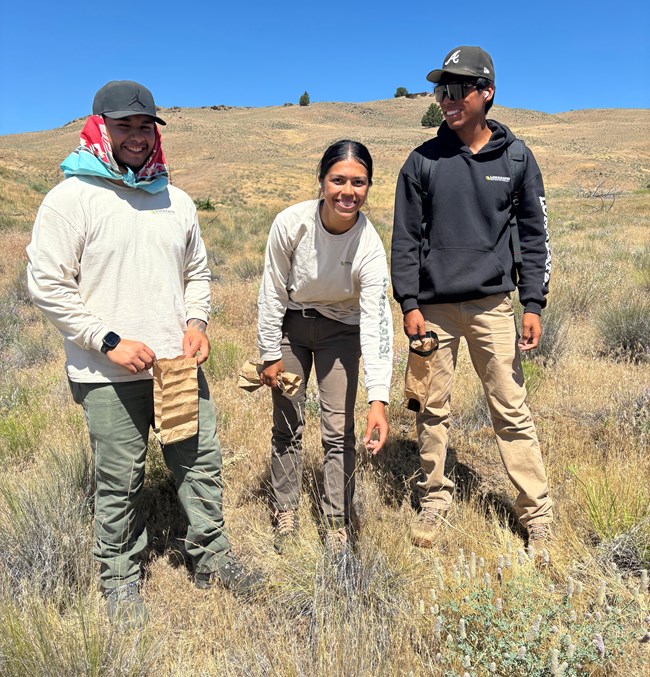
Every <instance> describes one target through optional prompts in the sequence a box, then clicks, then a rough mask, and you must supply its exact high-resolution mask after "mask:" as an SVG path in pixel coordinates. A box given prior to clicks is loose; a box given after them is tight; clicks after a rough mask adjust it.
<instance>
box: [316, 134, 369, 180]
mask: <svg viewBox="0 0 650 677" xmlns="http://www.w3.org/2000/svg"><path fill="white" fill-rule="evenodd" d="M342 160H356V162H358V163H359V164H361V165H363V166H364V167H365V168H366V171H367V172H368V185H370V186H371V185H372V157H371V156H370V152H369V151H368V149H367V148H366V147H365V146H364V145H363V144H362V143H359V142H358V141H350V140H349V139H343V140H341V141H336V142H335V143H333V144H332V145H331V146H330V147H329V148H328V149H327V150H326V151H325V152H324V153H323V157H322V158H321V159H320V162H319V163H318V180H319V181H323V179H324V178H325V177H326V176H327V172H329V170H330V169H331V168H332V165H335V164H336V163H337V162H341V161H342Z"/></svg>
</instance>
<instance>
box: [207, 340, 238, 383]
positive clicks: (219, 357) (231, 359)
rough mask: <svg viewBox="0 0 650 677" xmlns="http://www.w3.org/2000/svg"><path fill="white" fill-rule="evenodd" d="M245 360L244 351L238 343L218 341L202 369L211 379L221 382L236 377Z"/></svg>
mask: <svg viewBox="0 0 650 677" xmlns="http://www.w3.org/2000/svg"><path fill="white" fill-rule="evenodd" d="M245 359H246V351H245V350H244V348H242V347H241V346H240V345H239V344H238V343H234V342H233V341H219V343H218V345H216V346H215V347H213V348H212V350H210V355H209V356H208V359H207V361H206V362H205V364H204V369H205V370H206V372H207V373H208V374H209V375H210V377H211V378H213V379H215V380H216V381H221V380H223V379H224V378H228V377H232V376H236V375H237V374H238V373H239V368H240V367H241V365H242V364H243V363H244V360H245Z"/></svg>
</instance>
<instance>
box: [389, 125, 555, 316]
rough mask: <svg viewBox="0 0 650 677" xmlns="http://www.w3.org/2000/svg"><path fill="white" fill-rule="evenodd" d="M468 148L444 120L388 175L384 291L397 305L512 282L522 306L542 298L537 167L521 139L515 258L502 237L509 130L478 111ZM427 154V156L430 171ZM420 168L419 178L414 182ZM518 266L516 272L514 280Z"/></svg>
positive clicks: (546, 256) (484, 291)
mask: <svg viewBox="0 0 650 677" xmlns="http://www.w3.org/2000/svg"><path fill="white" fill-rule="evenodd" d="M488 127H489V128H490V130H492V136H491V138H490V140H489V141H488V143H487V144H486V145H485V146H483V148H481V150H480V151H479V152H478V153H472V151H471V150H470V149H469V148H468V147H467V146H464V145H463V143H462V141H461V140H460V139H459V137H458V136H457V135H456V133H455V132H452V131H451V130H450V129H449V127H448V126H447V123H446V122H443V124H442V125H441V126H440V128H439V130H438V136H437V137H436V138H434V139H431V140H429V141H427V142H426V143H424V144H422V145H421V146H420V147H418V148H416V149H415V150H414V151H413V152H412V153H411V155H410V156H409V157H408V159H407V160H406V163H405V164H404V166H403V167H402V170H401V172H400V175H399V179H398V181H397V190H396V194H395V222H394V225H393V241H392V248H391V276H392V282H393V294H394V296H395V299H396V300H397V301H398V302H399V304H400V305H401V307H402V311H403V312H407V311H409V310H413V309H414V308H417V307H418V306H419V305H420V304H428V303H451V302H456V301H469V300H472V299H479V298H483V297H485V296H489V295H491V294H497V293H500V292H511V291H514V289H515V286H517V287H518V289H519V298H520V300H521V303H522V305H523V306H524V311H525V312H532V313H537V314H540V313H541V310H542V308H544V306H545V305H546V299H545V297H546V294H547V293H548V282H549V275H550V271H551V253H550V249H549V246H548V230H547V218H546V199H545V197H544V185H543V183H542V176H541V173H540V170H539V167H538V166H537V162H536V161H535V158H534V157H533V154H532V153H531V152H530V150H529V149H528V148H526V157H525V170H524V176H523V181H522V185H521V188H520V191H519V207H518V210H517V222H518V228H519V239H520V245H521V254H522V264H521V266H520V267H519V269H518V270H517V269H516V268H515V264H514V258H513V254H512V248H511V245H510V235H509V225H508V224H509V219H510V211H511V205H512V187H511V184H512V179H511V176H510V174H511V172H510V164H509V161H508V157H507V154H506V148H507V147H508V146H509V145H510V144H511V143H512V142H513V141H514V140H515V136H514V134H513V133H512V132H511V131H510V130H509V129H508V128H507V127H506V126H505V125H502V124H500V123H498V122H495V121H494V120H488ZM429 159H433V160H435V164H434V169H433V171H430V169H429V168H430V167H431V163H430V162H429ZM428 173H429V174H430V176H429V186H428V187H427V186H424V185H422V184H423V183H425V182H426V177H427V174H428ZM517 274H518V281H517Z"/></svg>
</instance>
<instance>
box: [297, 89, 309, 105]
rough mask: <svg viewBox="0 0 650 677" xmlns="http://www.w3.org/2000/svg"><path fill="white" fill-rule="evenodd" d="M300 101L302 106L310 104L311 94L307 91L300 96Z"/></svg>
mask: <svg viewBox="0 0 650 677" xmlns="http://www.w3.org/2000/svg"><path fill="white" fill-rule="evenodd" d="M298 103H299V104H300V105H301V106H309V94H308V93H307V92H305V93H304V94H303V95H302V96H301V97H300V100H299V101H298Z"/></svg>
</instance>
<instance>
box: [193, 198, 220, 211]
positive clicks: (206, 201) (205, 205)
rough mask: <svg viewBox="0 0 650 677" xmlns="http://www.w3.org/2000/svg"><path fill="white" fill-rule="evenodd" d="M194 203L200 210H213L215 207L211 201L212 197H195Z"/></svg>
mask: <svg viewBox="0 0 650 677" xmlns="http://www.w3.org/2000/svg"><path fill="white" fill-rule="evenodd" d="M194 204H195V205H196V208H197V209H198V210H199V211H201V212H213V211H214V210H215V209H216V205H215V204H214V202H212V198H210V197H209V196H208V197H195V198H194Z"/></svg>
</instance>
